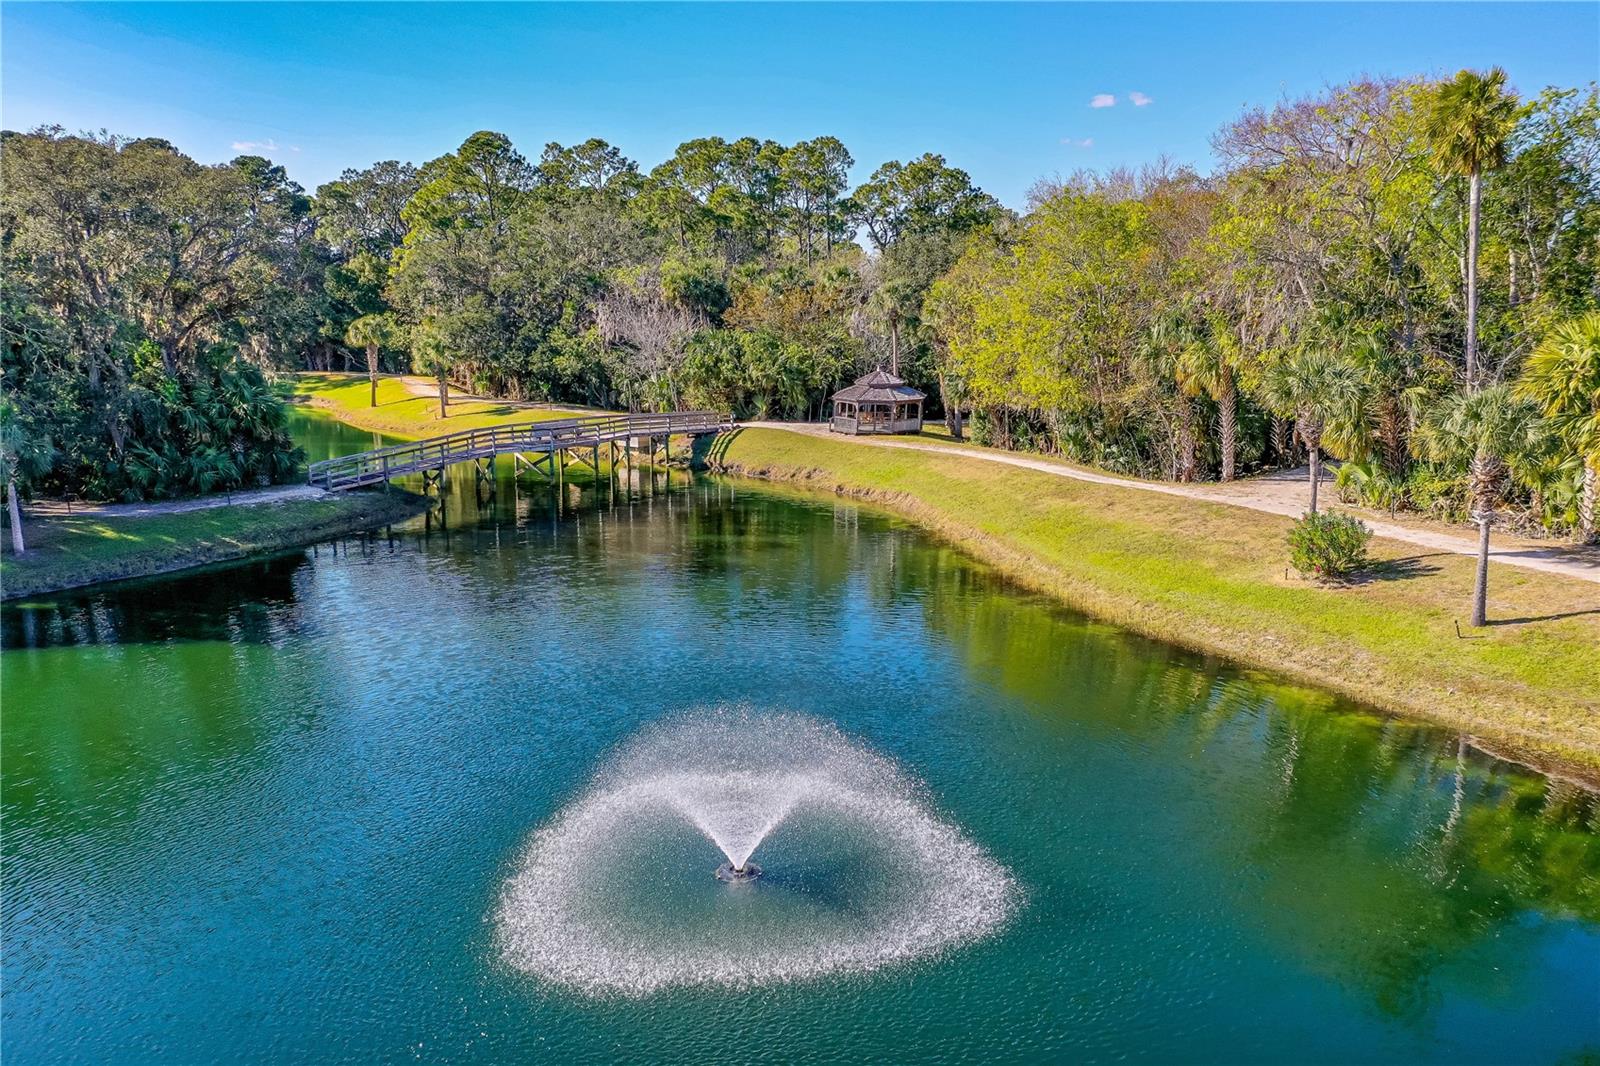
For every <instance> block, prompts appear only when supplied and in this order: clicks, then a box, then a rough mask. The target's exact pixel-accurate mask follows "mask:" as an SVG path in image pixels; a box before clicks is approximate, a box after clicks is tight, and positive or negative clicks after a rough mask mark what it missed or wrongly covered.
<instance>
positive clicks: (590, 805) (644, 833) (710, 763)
mask: <svg viewBox="0 0 1600 1066" xmlns="http://www.w3.org/2000/svg"><path fill="white" fill-rule="evenodd" d="M675 818H681V819H683V820H684V821H686V822H688V823H689V824H691V825H693V826H694V827H695V828H696V829H698V830H699V831H700V832H701V833H702V834H704V835H705V837H706V838H707V839H708V840H709V841H711V842H712V843H714V844H715V845H716V847H717V848H718V849H719V850H720V851H721V852H722V853H723V854H724V855H725V856H726V857H727V859H728V861H729V862H731V863H732V864H733V865H734V866H736V867H742V866H743V865H744V864H745V863H746V862H747V861H748V860H749V859H750V857H751V856H752V855H753V854H754V853H755V851H756V850H757V849H758V848H759V847H760V845H761V843H762V842H763V840H765V839H766V838H767V837H768V836H769V835H770V834H772V833H773V832H774V830H775V829H777V828H778V827H779V826H788V827H790V828H792V829H795V830H802V829H804V828H805V826H806V823H807V822H808V821H811V822H812V824H821V823H822V822H823V821H826V823H827V824H828V825H830V826H833V827H840V826H844V827H847V828H848V829H850V830H852V831H855V832H857V833H858V834H859V835H860V837H861V838H863V839H865V840H867V841H869V842H870V848H871V858H872V865H873V867H874V871H875V873H874V876H875V877H877V878H878V879H879V882H881V883H879V884H878V885H877V887H876V890H875V891H874V892H872V893H871V894H870V896H869V897H868V898H867V899H866V900H865V901H864V902H861V901H856V902H855V903H854V904H853V905H852V906H851V907H849V908H846V909H845V913H844V915H843V917H839V916H835V915H827V914H820V915H819V912H818V911H817V910H816V909H815V904H814V903H812V902H810V901H808V900H807V899H805V898H804V897H803V896H802V895H797V896H795V897H794V898H793V900H792V901H791V900H790V898H789V897H785V896H782V895H776V896H770V895H769V896H767V897H764V898H763V900H762V902H763V903H767V904H770V906H767V907H766V909H765V910H763V911H761V912H760V915H761V917H760V920H759V921H757V920H756V919H755V918H750V919H748V921H749V924H747V925H742V924H741V921H745V920H746V919H745V915H744V912H742V911H740V910H738V909H737V908H734V909H733V914H732V916H731V917H730V916H729V915H728V914H722V915H720V918H719V920H715V921H714V920H712V918H711V917H709V915H710V914H712V913H715V910H716V909H715V907H712V908H711V910H709V911H708V910H705V909H693V910H691V912H690V918H689V919H688V920H690V921H698V922H701V923H703V927H694V926H690V927H685V926H684V925H683V923H682V921H667V920H665V919H663V920H662V921H661V922H660V923H659V926H660V927H658V928H652V927H651V926H650V925H649V924H648V922H649V919H648V915H649V908H648V906H644V907H641V908H640V909H639V913H642V914H645V915H646V916H647V917H646V919H645V923H644V924H641V921H640V920H639V919H638V917H637V915H636V914H630V915H628V916H626V917H624V916H623V915H620V914H617V913H615V912H616V911H617V909H618V903H617V901H616V899H615V898H614V896H612V895H609V894H608V893H610V892H612V891H614V886H612V885H610V884H609V883H608V873H607V870H606V869H605V866H604V862H610V861H616V859H617V855H616V849H617V848H619V847H622V848H623V849H624V851H626V852H627V853H628V856H630V857H632V858H634V859H636V860H637V861H640V862H648V861H649V854H648V852H649V848H650V845H651V842H652V840H654V839H656V837H655V836H654V834H655V833H656V832H658V828H659V826H660V825H661V824H662V823H663V821H664V820H670V819H675ZM787 831H788V830H786V832H787ZM619 842H620V843H619ZM629 849H632V850H629ZM597 856H601V857H604V859H603V861H600V862H599V864H598V865H597ZM696 873H699V871H696ZM703 873H704V877H705V884H704V892H706V893H719V892H720V893H729V892H733V893H738V892H747V891H751V890H754V891H756V892H775V891H778V890H776V889H772V888H770V887H769V886H768V885H767V884H764V883H762V882H757V883H755V884H753V885H742V886H728V885H724V884H722V883H720V882H717V881H715V880H713V879H712V877H711V868H710V867H708V868H707V869H706V870H705V871H704V872H703ZM769 873H770V871H769ZM824 876H832V877H835V878H838V877H842V876H847V874H844V873H841V872H840V871H838V870H832V871H829V872H828V873H826V874H825V875H824ZM1017 900H1018V891H1017V887H1016V883H1015V880H1014V879H1013V878H1012V876H1011V874H1010V872H1009V871H1008V870H1007V869H1006V868H1005V867H1004V866H1002V865H1000V864H999V863H997V862H996V861H995V860H994V859H993V858H991V857H990V856H989V855H988V854H987V853H986V852H985V851H984V850H983V849H982V848H980V847H979V846H978V845H977V844H975V843H973V842H972V841H971V840H970V839H968V838H967V837H966V835H965V834H964V833H962V832H961V831H960V830H959V829H957V828H956V827H955V826H952V825H950V824H948V823H947V822H944V821H942V820H941V819H940V818H939V817H937V815H936V814H935V813H934V812H933V811H932V810H931V808H930V806H929V804H928V802H927V800H926V798H925V796H924V795H923V794H922V790H921V788H920V787H919V786H918V784H917V783H916V782H915V781H913V780H912V779H911V778H909V777H908V776H907V775H906V774H904V773H903V772H902V771H900V770H899V769H898V768H897V767H896V766H895V765H894V764H893V763H892V762H890V761H889V760H887V759H885V758H883V757H882V756H880V755H877V754H875V753H873V752H871V751H869V750H867V749H866V748H864V747H862V746H860V745H859V744H856V743H855V742H853V741H851V740H850V739H848V738H847V737H845V736H844V735H843V734H842V733H840V732H839V731H838V730H837V729H836V728H834V727H833V726H831V725H829V724H827V723H825V722H821V721H819V720H817V719H814V718H809V717H806V716H803V715H795V714H758V713H754V712H751V711H748V710H720V711H711V712H701V713H697V714H693V715H688V716H684V717H681V718H676V719H672V720H669V721H668V722H666V723H662V724H659V725H657V726H653V727H650V728H648V729H646V730H645V731H643V732H642V733H641V734H640V735H639V736H638V737H637V738H636V739H635V740H634V741H633V742H631V743H630V744H628V745H626V746H624V748H623V749H622V750H620V751H619V752H618V753H617V754H616V755H615V756H613V757H612V758H611V759H610V760H608V761H607V763H606V765H605V766H604V767H603V768H602V770H601V771H600V773H599V774H597V776H596V779H595V781H594V783H593V785H592V786H591V787H590V788H589V789H588V790H587V791H586V792H585V793H584V794H583V795H581V796H580V797H578V798H577V799H576V800H575V801H573V802H572V803H571V804H569V805H568V806H567V807H566V808H564V809H563V810H561V811H560V812H558V813H557V814H556V815H555V816H554V817H553V818H552V819H551V820H550V822H549V823H547V824H546V825H545V826H543V827H542V828H540V829H539V830H538V831H536V832H535V833H534V834H533V836H532V838H531V840H530V841H529V843H528V845H527V847H526V849H525V851H524V852H523V854H522V856H521V859H520V861H519V862H518V864H517V868H516V870H515V872H514V873H513V874H512V876H511V877H510V879H509V880H508V882H507V883H506V885H505V887H504V890H503V892H502V895H501V899H500V902H499V906H498V908H497V911H496V914H495V924H496V939H497V943H498V945H499V948H500V951H501V953H502V955H503V957H504V958H505V960H506V961H507V962H508V963H509V964H510V965H511V966H513V967H515V968H516V969H518V970H520V971H523V972H525V973H528V974H531V975H533V976H534V977H537V978H540V979H542V980H545V981H548V982H552V983H554V984H557V985H561V986H564V987H567V988H570V989H573V990H576V991H579V992H583V993H588V994H594V995H608V994H609V995H625V996H645V995H649V994H651V993H654V992H657V991H660V990H662V989H666V988H672V987H684V986H727V987H750V986H756V985H766V984H775V983H782V982H789V981H796V980H805V979H812V978H817V977H821V976H824V975H828V974H842V973H860V972H865V971H869V970H874V969H877V968H879V967H882V966H886V965H890V964H892V963H897V962H904V961H908V960H912V959H918V958H925V957H928V956H931V955H934V954H937V953H939V952H941V951H944V950H947V949H949V948H952V947H954V946H956V945H960V944H967V943H971V942H973V941H976V940H978V939H981V938H983V937H985V936H988V935H989V934H991V933H993V932H994V931H995V930H997V929H998V928H999V927H1000V926H1001V925H1002V924H1003V923H1004V922H1005V920H1006V918H1007V916H1008V915H1009V914H1010V913H1011V912H1012V910H1013V909H1014V908H1015V906H1016V904H1017ZM641 902H642V903H645V904H647V903H648V902H649V901H641ZM709 902H710V903H712V904H714V903H715V902H717V901H716V900H710V901H709ZM828 919H832V920H828Z"/></svg>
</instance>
